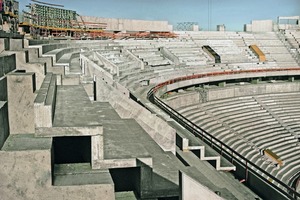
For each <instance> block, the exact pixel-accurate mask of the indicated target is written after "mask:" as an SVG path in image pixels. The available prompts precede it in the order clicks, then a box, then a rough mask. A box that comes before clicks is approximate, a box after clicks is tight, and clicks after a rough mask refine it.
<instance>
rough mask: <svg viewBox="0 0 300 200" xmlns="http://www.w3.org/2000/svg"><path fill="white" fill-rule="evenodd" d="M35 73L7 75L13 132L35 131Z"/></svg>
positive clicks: (10, 123)
mask: <svg viewBox="0 0 300 200" xmlns="http://www.w3.org/2000/svg"><path fill="white" fill-rule="evenodd" d="M34 75H35V74H34V73H22V72H14V73H9V74H8V75H7V96H8V113H9V125H10V133H11V134H20V133H34V114H33V113H34V110H33V102H34V98H35V94H34V92H35V76H34Z"/></svg>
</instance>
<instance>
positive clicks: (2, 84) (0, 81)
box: [0, 76, 7, 101]
mask: <svg viewBox="0 0 300 200" xmlns="http://www.w3.org/2000/svg"><path fill="white" fill-rule="evenodd" d="M0 91H1V92H0V101H7V78H6V76H2V77H0Z"/></svg>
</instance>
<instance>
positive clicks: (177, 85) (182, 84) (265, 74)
mask: <svg viewBox="0 0 300 200" xmlns="http://www.w3.org/2000/svg"><path fill="white" fill-rule="evenodd" d="M187 75H192V74H187ZM289 75H300V71H274V72H260V73H258V72H257V73H241V74H230V75H221V76H209V77H205V78H199V79H191V80H186V81H180V82H177V83H173V84H170V85H167V86H166V87H164V88H163V90H164V92H167V91H172V90H176V89H178V88H183V87H187V86H191V85H197V84H201V83H208V82H213V81H226V80H234V79H241V78H254V77H269V76H289ZM163 81H165V80H160V82H163Z"/></svg>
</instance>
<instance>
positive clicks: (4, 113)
mask: <svg viewBox="0 0 300 200" xmlns="http://www.w3.org/2000/svg"><path fill="white" fill-rule="evenodd" d="M8 136H9V124H8V108H7V102H6V101H0V149H1V148H2V146H3V144H4V142H5V141H6V139H7V137H8Z"/></svg>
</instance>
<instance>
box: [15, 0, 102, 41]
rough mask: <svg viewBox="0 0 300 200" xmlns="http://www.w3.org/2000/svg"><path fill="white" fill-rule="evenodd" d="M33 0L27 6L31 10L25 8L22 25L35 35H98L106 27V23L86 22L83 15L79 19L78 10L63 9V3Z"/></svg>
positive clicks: (78, 36) (79, 36)
mask: <svg viewBox="0 0 300 200" xmlns="http://www.w3.org/2000/svg"><path fill="white" fill-rule="evenodd" d="M32 1H33V2H34V3H31V4H29V5H28V6H27V7H28V8H29V11H28V12H27V11H24V10H23V16H22V19H23V21H22V22H21V23H20V26H21V27H24V29H25V30H26V31H25V32H29V33H30V35H31V36H33V37H37V36H43V37H49V36H53V37H66V36H71V37H77V38H81V37H92V36H94V37H96V36H97V35H98V34H99V33H101V32H103V30H104V28H105V27H106V24H104V23H89V22H84V21H83V20H82V18H81V17H80V18H79V19H81V21H80V20H78V18H77V16H79V15H78V14H77V13H76V11H73V10H68V9H63V8H61V7H63V6H62V5H57V4H50V3H45V2H41V1H37V0H32Z"/></svg>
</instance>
